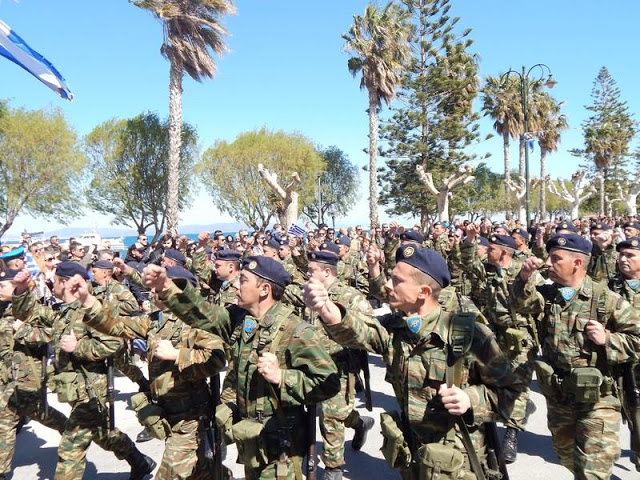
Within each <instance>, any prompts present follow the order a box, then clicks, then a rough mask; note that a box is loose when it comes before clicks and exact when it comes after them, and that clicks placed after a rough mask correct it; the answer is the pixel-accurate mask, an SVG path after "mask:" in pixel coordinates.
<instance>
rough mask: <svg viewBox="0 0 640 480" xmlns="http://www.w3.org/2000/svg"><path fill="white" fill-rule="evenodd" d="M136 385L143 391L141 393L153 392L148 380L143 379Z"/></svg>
mask: <svg viewBox="0 0 640 480" xmlns="http://www.w3.org/2000/svg"><path fill="white" fill-rule="evenodd" d="M136 383H137V384H138V389H139V391H141V392H150V391H151V385H149V380H147V379H146V378H145V377H142V378H141V379H140V380H138V381H137V382H136Z"/></svg>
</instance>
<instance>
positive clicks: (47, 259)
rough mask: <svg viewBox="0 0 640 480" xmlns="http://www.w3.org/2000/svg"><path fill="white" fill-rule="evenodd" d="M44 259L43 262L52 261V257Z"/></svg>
mask: <svg viewBox="0 0 640 480" xmlns="http://www.w3.org/2000/svg"><path fill="white" fill-rule="evenodd" d="M44 260H45V262H51V261H53V258H45V259H44Z"/></svg>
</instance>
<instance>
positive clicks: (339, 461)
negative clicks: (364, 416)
mask: <svg viewBox="0 0 640 480" xmlns="http://www.w3.org/2000/svg"><path fill="white" fill-rule="evenodd" d="M355 396H356V392H355V377H354V375H353V374H344V373H343V374H342V375H341V378H340V391H339V392H338V394H337V395H336V396H334V397H332V398H330V399H328V400H325V401H324V402H322V410H321V412H320V433H321V434H322V439H323V440H324V449H323V450H322V455H321V458H322V462H323V463H324V465H325V467H330V468H337V467H340V466H342V465H344V464H345V461H344V429H345V427H348V428H355V427H356V425H357V424H358V420H359V419H360V415H359V414H358V411H357V410H356V409H355Z"/></svg>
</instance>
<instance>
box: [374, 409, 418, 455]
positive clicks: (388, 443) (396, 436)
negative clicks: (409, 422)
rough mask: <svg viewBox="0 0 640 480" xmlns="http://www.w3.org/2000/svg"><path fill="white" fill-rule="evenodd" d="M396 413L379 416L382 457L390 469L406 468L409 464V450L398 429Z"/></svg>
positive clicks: (398, 420)
mask: <svg viewBox="0 0 640 480" xmlns="http://www.w3.org/2000/svg"><path fill="white" fill-rule="evenodd" d="M400 425H401V422H400V418H399V417H398V414H397V413H396V412H392V413H381V414H380V428H381V429H382V438H383V440H382V448H381V449H380V450H381V451H382V455H383V456H384V459H385V460H386V461H387V464H388V465H389V466H390V467H391V468H406V467H408V466H409V465H410V464H411V450H410V449H409V445H408V444H407V442H406V440H405V438H404V432H403V431H402V428H401V427H400Z"/></svg>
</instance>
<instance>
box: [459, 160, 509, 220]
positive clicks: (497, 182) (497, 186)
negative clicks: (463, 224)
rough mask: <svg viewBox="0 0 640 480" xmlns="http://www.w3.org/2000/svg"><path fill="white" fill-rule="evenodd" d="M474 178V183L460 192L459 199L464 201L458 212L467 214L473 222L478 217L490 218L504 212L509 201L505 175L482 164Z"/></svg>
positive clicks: (476, 170)
mask: <svg viewBox="0 0 640 480" xmlns="http://www.w3.org/2000/svg"><path fill="white" fill-rule="evenodd" d="M473 176H474V179H473V181H472V182H470V183H468V184H467V185H465V186H464V187H463V190H462V191H461V192H460V195H459V197H460V198H462V199H464V200H463V202H462V203H461V204H460V206H459V210H458V211H459V212H460V213H466V214H467V216H468V217H469V218H470V219H471V220H472V221H474V220H476V219H477V218H478V217H482V216H484V217H490V216H491V215H493V214H496V213H498V212H504V210H505V202H506V201H507V196H506V193H505V191H504V175H501V174H499V173H495V172H492V171H491V170H490V169H489V167H488V166H487V165H486V164H485V163H480V165H478V166H477V167H476V169H475V171H474V174H473Z"/></svg>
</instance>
